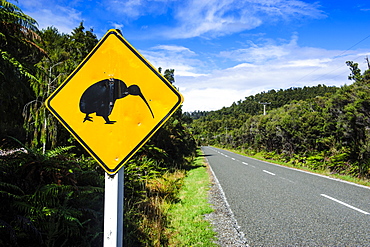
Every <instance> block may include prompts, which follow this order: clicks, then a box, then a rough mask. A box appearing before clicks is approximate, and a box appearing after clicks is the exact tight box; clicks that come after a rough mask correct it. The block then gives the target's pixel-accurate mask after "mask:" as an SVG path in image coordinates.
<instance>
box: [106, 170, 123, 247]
mask: <svg viewBox="0 0 370 247" xmlns="http://www.w3.org/2000/svg"><path fill="white" fill-rule="evenodd" d="M123 177H124V168H122V169H120V170H119V171H118V172H117V173H116V174H115V175H113V176H111V175H108V174H107V173H105V192H104V247H122V246H123V193H124V188H123V187H124V186H123Z"/></svg>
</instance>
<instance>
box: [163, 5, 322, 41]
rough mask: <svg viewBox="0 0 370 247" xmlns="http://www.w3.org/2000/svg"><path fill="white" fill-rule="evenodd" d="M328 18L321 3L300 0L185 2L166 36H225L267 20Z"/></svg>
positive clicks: (254, 26) (252, 27)
mask: <svg viewBox="0 0 370 247" xmlns="http://www.w3.org/2000/svg"><path fill="white" fill-rule="evenodd" d="M303 17H310V18H321V17H324V14H323V12H322V11H320V10H319V6H318V5H316V4H310V3H305V2H303V1H298V0H275V1H272V0H258V1H257V0H223V1H210V0H208V1H197V0H189V1H184V5H181V6H179V7H178V11H177V13H176V14H175V19H176V20H177V21H178V26H177V27H176V28H175V30H169V31H168V32H166V35H167V36H169V37H172V38H191V37H197V36H204V35H205V36H211V37H217V36H223V35H226V34H231V33H237V32H241V31H244V30H251V29H254V28H256V27H258V26H260V25H262V24H263V23H264V22H266V21H275V20H278V19H285V20H290V19H292V18H294V19H296V18H303Z"/></svg>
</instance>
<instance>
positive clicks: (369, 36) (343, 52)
mask: <svg viewBox="0 0 370 247" xmlns="http://www.w3.org/2000/svg"><path fill="white" fill-rule="evenodd" d="M368 38H370V35H368V36H366V37H365V38H363V39H362V40H360V41H358V42H357V43H356V44H354V45H352V46H351V47H349V48H348V49H346V50H345V51H342V52H341V53H340V54H338V55H336V56H334V57H333V59H336V58H338V57H340V56H342V55H343V54H345V53H346V52H347V51H349V50H351V49H352V48H353V47H355V46H357V45H358V44H360V43H362V42H364V41H365V40H366V39H368ZM357 58H358V57H357ZM357 58H356V59H357ZM341 67H343V66H340V67H338V68H336V69H334V70H332V71H330V72H329V73H327V74H325V75H322V76H319V77H317V78H316V79H315V80H314V81H316V80H318V79H320V78H321V77H323V76H326V75H328V74H330V73H332V72H334V71H335V70H337V69H339V68H341ZM319 69H321V68H320V67H319V68H316V69H314V70H312V71H311V72H309V73H308V74H306V75H304V76H302V77H301V78H299V79H298V80H297V81H296V82H299V81H301V80H303V79H304V78H306V77H307V76H309V75H311V74H312V73H314V72H316V71H317V70H319Z"/></svg>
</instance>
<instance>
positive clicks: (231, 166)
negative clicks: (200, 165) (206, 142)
mask: <svg viewBox="0 0 370 247" xmlns="http://www.w3.org/2000/svg"><path fill="white" fill-rule="evenodd" d="M202 150H203V152H204V154H205V156H206V158H207V160H208V163H209V165H210V167H211V169H212V170H213V173H214V174H215V176H216V177H217V179H218V181H219V183H220V185H221V187H222V190H223V191H224V194H225V196H226V199H227V201H228V203H229V205H230V208H231V210H232V211H233V213H234V215H235V218H236V220H237V221H238V224H239V226H240V228H241V231H243V232H244V234H245V237H246V238H247V240H248V243H249V245H250V246H369V243H370V233H369V229H370V188H369V187H365V186H361V185H355V184H352V183H349V182H343V181H341V180H337V179H331V178H328V177H326V176H322V175H317V174H313V173H308V172H304V171H300V170H296V169H292V168H287V167H283V166H279V165H275V164H271V163H268V162H263V161H259V160H255V159H252V158H248V157H245V156H241V155H238V154H235V153H232V152H229V151H225V150H221V149H217V148H213V147H202Z"/></svg>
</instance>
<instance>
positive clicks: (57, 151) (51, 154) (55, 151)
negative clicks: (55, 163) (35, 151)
mask: <svg viewBox="0 0 370 247" xmlns="http://www.w3.org/2000/svg"><path fill="white" fill-rule="evenodd" d="M74 147H75V146H66V147H56V148H54V149H52V150H48V151H46V152H45V156H47V157H48V158H52V157H56V156H58V155H60V154H63V153H66V152H67V151H69V150H71V149H72V148H74Z"/></svg>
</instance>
